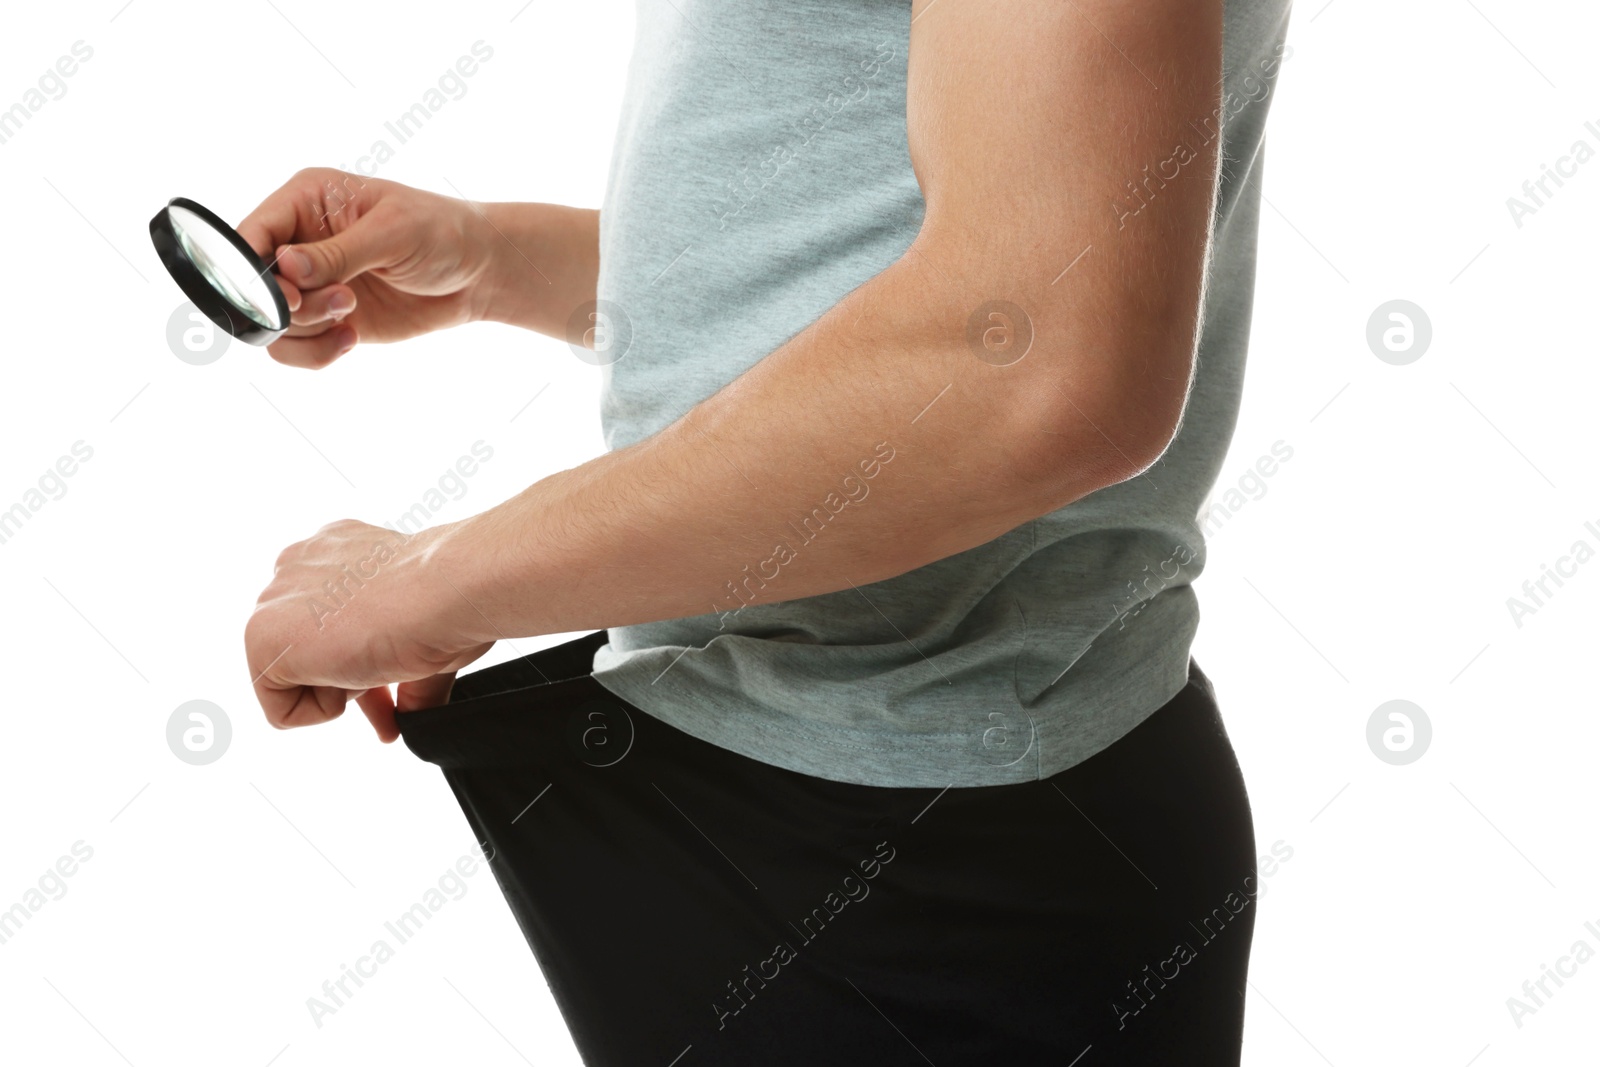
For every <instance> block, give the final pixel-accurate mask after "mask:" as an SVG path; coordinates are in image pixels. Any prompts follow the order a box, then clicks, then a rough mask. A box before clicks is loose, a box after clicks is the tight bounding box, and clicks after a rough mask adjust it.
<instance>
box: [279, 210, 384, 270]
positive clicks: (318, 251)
mask: <svg viewBox="0 0 1600 1067" xmlns="http://www.w3.org/2000/svg"><path fill="white" fill-rule="evenodd" d="M399 240H400V227H398V226H396V225H394V224H393V223H392V222H390V221H389V220H387V219H385V218H384V217H383V216H382V215H381V214H379V213H378V212H376V211H375V212H374V213H373V214H370V215H364V216H362V217H361V218H359V219H357V220H356V222H355V224H354V225H352V226H351V227H350V228H349V229H348V230H345V231H344V232H343V233H338V234H335V235H334V236H332V237H329V238H328V239H326V240H323V241H312V242H310V243H309V244H297V245H286V246H284V248H283V249H281V250H280V253H279V255H278V271H279V273H281V274H283V276H284V277H286V278H288V279H289V281H291V282H293V283H294V284H295V285H296V286H298V287H299V288H301V289H320V288H322V287H323V286H324V285H332V284H334V283H335V282H348V281H349V280H350V279H351V278H354V277H355V276H356V275H358V274H362V273H364V272H366V271H369V270H372V269H373V268H375V267H387V266H392V265H394V264H395V263H398V262H399V261H400V257H401V255H402V254H403V252H402V251H401V250H400V248H399Z"/></svg>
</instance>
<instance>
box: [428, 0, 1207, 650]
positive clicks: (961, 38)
mask: <svg viewBox="0 0 1600 1067" xmlns="http://www.w3.org/2000/svg"><path fill="white" fill-rule="evenodd" d="M1221 8H1222V5H1221V3H1220V2H1219V0H1142V2H1138V3H1130V2H1128V0H1062V2H1060V3H1051V4H1041V3H1038V2H1037V0H934V2H933V3H931V4H925V5H919V7H918V8H917V10H916V12H915V13H914V17H915V21H914V22H913V25H912V32H911V50H910V57H909V77H908V94H907V134H908V140H909V145H910V149H911V158H912V163H913V166H914V167H915V170H916V175H917V179H918V182H919V183H920V185H921V187H922V190H923V194H924V199H925V202H926V215H925V222H924V225H923V228H922V231H921V233H920V234H919V235H918V237H917V239H916V241H915V242H914V244H913V245H912V247H911V249H910V250H909V251H908V252H907V253H906V254H905V256H904V257H902V259H900V260H899V261H898V262H897V263H895V264H894V265H893V266H891V267H890V268H889V269H887V270H885V271H883V272H882V273H881V274H879V275H877V276H876V277H874V278H872V279H871V280H870V281H868V282H867V283H866V284H865V285H863V286H861V287H860V288H859V289H857V290H856V291H855V292H853V293H851V294H850V296H849V297H847V298H846V299H845V300H843V301H842V302H841V303H840V304H839V305H837V306H836V307H834V308H833V309H832V310H830V311H829V312H828V313H827V314H825V315H824V316H823V317H822V318H821V319H819V320H818V321H817V322H815V323H814V324H812V325H811V326H810V327H809V328H807V329H806V330H804V331H803V332H801V333H800V334H799V335H797V336H796V337H795V338H794V339H792V340H791V341H790V342H788V343H787V344H785V345H784V346H783V347H782V348H780V349H779V350H777V351H776V352H774V353H772V354H771V355H770V356H768V357H767V358H766V359H764V360H762V361H761V362H760V363H759V364H757V365H756V366H755V367H753V368H752V369H751V370H749V371H748V372H747V373H745V374H744V375H742V376H741V377H740V378H739V379H737V380H736V381H734V382H732V383H731V384H729V385H728V386H727V387H726V388H724V389H722V390H721V391H720V392H718V393H717V394H716V395H714V396H712V397H710V398H709V399H707V400H706V401H704V402H703V403H701V404H700V405H698V406H697V407H696V408H694V409H693V410H692V411H690V412H689V413H688V414H687V415H686V416H685V417H684V418H682V419H680V420H679V421H678V422H676V423H674V424H673V425H671V426H669V427H667V428H666V429H665V430H663V431H662V432H660V433H658V434H656V435H655V436H654V437H652V438H650V439H648V440H646V441H643V442H640V443H639V444H637V445H635V446H633V447H630V448H626V449H622V450H620V451H617V452H614V453H610V454H608V455H605V456H602V457H600V458H598V459H596V460H594V461H593V462H590V463H587V464H584V465H583V466H581V467H578V468H576V469H573V470H569V471H564V472H562V473H560V474H557V475H555V476H553V477H550V478H547V479H545V480H544V481H541V482H539V483H538V484H536V485H534V486H532V487H531V488H529V489H528V490H527V491H525V492H524V493H522V494H521V495H519V496H517V497H515V498H513V499H512V500H509V501H507V502H506V503H505V504H503V505H501V506H499V507H497V508H494V509H492V510H490V511H488V512H486V513H484V514H482V515H479V516H476V517H474V518H472V519H468V520H466V521H465V522H461V523H458V524H455V526H454V527H451V528H447V533H446V535H445V536H444V537H442V538H441V539H440V540H439V541H438V542H437V545H436V547H435V549H434V558H435V560H436V561H437V563H438V566H439V567H440V568H441V570H442V571H443V572H444V574H446V575H448V576H449V577H450V581H451V582H452V583H453V584H454V586H455V587H457V588H459V589H460V590H461V592H462V593H464V594H465V595H466V596H467V597H468V598H470V599H471V601H472V603H473V605H475V606H476V610H471V611H462V612H461V613H460V623H461V625H463V626H465V627H467V628H468V630H469V632H471V633H473V634H474V635H475V636H477V637H479V638H481V639H483V640H493V639H494V638H495V637H497V636H520V635H529V634H542V633H559V632H569V631H575V630H580V629H590V628H598V627H604V626H616V625H626V624H631V623H641V622H648V621H654V620H658V619H666V618H676V617H681V616H686V615H695V614H701V613H704V612H707V611H711V610H732V609H734V608H737V607H738V606H740V604H742V603H745V602H746V601H749V602H754V603H764V602H771V601H780V600H792V599H796V598H799V597H806V596H812V595H816V594H820V593H828V592H833V591H835V590H838V589H845V588H849V587H850V586H851V585H852V584H854V585H864V584H866V583H868V582H874V581H879V580H882V579H885V578H890V577H893V576H895V575H898V574H901V573H904V572H905V571H908V570H911V569H913V568H916V567H919V566H922V565H924V564H927V563H930V562H933V561H935V560H938V559H941V558H943V557H945V556H949V555H952V554H954V553H956V552H960V551H962V550H964V549H968V548H971V547H973V546H975V545H979V544H982V543H984V542H986V541H989V540H991V539H993V538H995V537H997V536H999V535H1001V534H1003V533H1005V532H1006V531H1008V530H1010V529H1013V528H1015V527H1016V526H1018V525H1021V524H1022V523H1024V522H1027V521H1028V520H1030V519H1033V518H1036V517H1038V516H1040V515H1043V514H1046V513H1048V512H1050V511H1053V510H1055V509H1057V508H1059V507H1061V506H1063V505H1065V504H1068V503H1070V502H1072V501H1074V500H1076V499H1078V498H1080V497H1082V496H1084V495H1086V494H1088V493H1091V492H1093V491H1095V490H1096V489H1100V488H1102V487H1105V486H1108V485H1111V484H1114V483H1116V482H1119V481H1121V480H1123V479H1126V478H1128V477H1131V476H1133V475H1135V474H1137V473H1138V472H1140V471H1141V470H1143V469H1144V468H1145V467H1146V466H1148V465H1149V464H1150V463H1152V462H1153V461H1154V460H1155V459H1156V458H1157V457H1158V456H1159V455H1160V453H1161V452H1162V451H1163V450H1164V448H1165V447H1166V445H1167V444H1168V442H1169V441H1170V439H1171V437H1172V435H1173V433H1174V432H1175V429H1176V426H1177V424H1178V421H1179V418H1180V416H1181V413H1182V410H1183V405H1184V401H1185V397H1186V394H1187V389H1188V384H1189V380H1190V373H1191V369H1192V365H1193V357H1194V350H1195V344H1196V332H1197V320H1198V317H1199V309H1200V301H1201V289H1202V279H1203V271H1204V262H1205V253H1206V249H1207V242H1208V238H1209V233H1210V220H1211V212H1212V205H1213V198H1214V195H1215V188H1216V186H1215V179H1216V159H1215V144H1216V139H1215V138H1210V139H1209V140H1208V143H1207V147H1205V148H1203V149H1201V150H1200V154H1198V155H1197V156H1195V157H1194V158H1192V159H1189V160H1188V161H1187V162H1185V163H1184V164H1182V166H1181V168H1180V169H1179V170H1178V173H1177V176H1176V177H1175V178H1172V179H1171V180H1163V179H1161V178H1160V177H1159V175H1158V176H1157V177H1156V178H1155V179H1153V180H1150V181H1149V183H1148V184H1144V183H1145V182H1146V180H1147V179H1149V176H1150V175H1151V174H1152V173H1153V172H1154V165H1155V164H1157V163H1158V162H1161V161H1166V160H1170V159H1171V158H1172V157H1173V150H1174V146H1175V145H1178V144H1179V143H1186V144H1195V143H1197V142H1198V141H1200V138H1199V137H1197V136H1196V135H1195V133H1194V131H1193V130H1192V129H1191V127H1190V124H1191V122H1200V121H1203V120H1206V119H1208V118H1209V117H1210V116H1211V115H1212V114H1213V113H1214V112H1215V109H1216V102H1217V98H1218V96H1219V93H1220V82H1221V73H1222V71H1221V62H1222V14H1221ZM1167 174H1168V175H1171V174H1172V170H1171V169H1170V166H1169V168H1168V169H1167ZM1129 182H1133V183H1139V184H1140V186H1141V190H1142V195H1143V196H1144V197H1145V198H1147V199H1148V201H1149V207H1148V208H1146V209H1145V210H1143V211H1141V212H1140V213H1139V214H1138V215H1137V216H1136V217H1129V216H1128V215H1127V214H1126V213H1125V212H1126V211H1127V210H1128V209H1127V208H1118V207H1117V206H1116V205H1117V204H1119V203H1128V204H1131V205H1133V206H1137V204H1138V203H1139V201H1138V200H1135V199H1134V198H1133V195H1132V194H1131V193H1130V192H1129V190H1128V188H1127V185H1126V183H1129ZM1080 257H1081V258H1080ZM1068 264H1073V265H1072V266H1071V269H1070V270H1065V273H1063V270H1064V269H1065V268H1066V267H1067V266H1068ZM992 301H1006V302H1009V303H1011V304H1014V305H1018V306H1020V307H1021V308H1022V309H1023V310H1024V311H1025V313H1026V316H1027V318H1028V319H1029V320H1031V331H1032V344H1031V348H1030V349H1029V350H1028V351H1027V354H1026V355H1025V356H1024V357H1023V358H1022V359H1021V360H1020V361H1018V362H1016V363H1014V364H1011V365H1009V366H995V365H993V364H992V363H991V362H986V361H985V359H982V358H979V356H978V355H977V354H975V351H974V348H973V347H972V345H971V344H970V343H969V330H968V325H969V319H970V318H971V317H972V316H973V314H974V312H975V311H977V310H978V309H979V308H981V307H982V306H983V305H985V304H987V303H989V302H992ZM1010 326H1011V328H1013V329H1016V330H1018V331H1020V332H1021V333H1024V334H1025V332H1026V330H1027V329H1028V323H1026V322H1013V323H1011V324H1010ZM1006 328H1007V326H1006V323H1005V321H1004V320H1003V319H996V320H992V325H990V326H989V329H990V330H992V331H1003V330H1004V329H1006ZM992 340H993V341H994V342H996V343H1000V342H1003V341H1004V340H1005V338H1004V335H1003V334H1000V333H995V334H993V336H992ZM1013 343H1015V342H1014V341H1013ZM991 358H999V359H1004V358H1007V357H1006V356H1004V355H1003V354H1002V355H1000V356H998V357H991ZM930 405H931V406H930ZM883 443H887V446H888V448H890V449H892V450H893V459H892V460H891V461H889V462H888V463H881V460H880V463H881V471H879V473H878V475H877V476H876V477H875V478H873V479H872V480H871V481H870V482H866V483H862V484H865V485H867V486H868V488H869V489H870V501H863V503H862V505H861V506H852V507H851V508H850V509H849V512H848V514H846V515H843V516H841V518H842V519H843V520H844V521H841V522H839V523H837V525H831V526H830V527H829V529H828V533H827V536H825V537H819V538H818V539H817V540H816V541H815V542H813V543H810V544H808V545H807V546H806V547H805V548H804V549H803V550H801V551H800V552H799V553H798V554H797V555H796V557H795V558H794V559H793V560H791V561H789V562H787V563H784V562H781V561H774V562H773V563H768V562H767V561H769V560H773V558H774V549H775V547H776V546H777V545H778V544H779V543H781V542H785V541H792V540H793V539H794V538H793V535H792V533H791V532H790V529H789V527H788V523H789V522H790V521H791V520H793V521H796V522H798V521H799V519H800V518H801V517H803V516H805V515H807V514H808V513H809V512H810V510H811V509H812V508H813V507H815V506H817V505H818V504H820V503H821V502H823V501H824V500H825V499H826V498H827V496H828V494H830V493H833V494H836V497H835V499H836V500H837V499H838V498H839V497H841V496H843V495H845V490H843V489H841V481H842V479H844V478H845V477H846V476H849V475H855V476H856V481H857V482H858V483H859V482H862V475H863V469H862V468H861V466H860V464H861V463H862V461H864V460H865V461H869V462H870V461H873V460H874V459H875V456H881V455H882V451H881V449H880V446H881V445H882V444H883ZM774 570H777V572H778V573H777V576H776V577H772V575H773V572H774ZM756 571H760V572H761V575H760V576H761V578H762V580H761V581H759V582H756V581H749V580H747V578H748V576H749V575H750V574H751V573H752V572H756ZM730 582H733V583H735V584H736V585H737V586H738V589H739V590H740V593H739V596H740V597H741V599H734V596H733V595H732V594H730V591H729V587H728V583H730ZM457 607H458V608H459V607H460V605H459V604H458V605H457ZM479 612H481V613H482V614H481V615H480V614H479ZM452 614H454V612H453V611H452ZM485 616H487V619H486V618H485ZM488 620H492V623H491V622H490V621H488Z"/></svg>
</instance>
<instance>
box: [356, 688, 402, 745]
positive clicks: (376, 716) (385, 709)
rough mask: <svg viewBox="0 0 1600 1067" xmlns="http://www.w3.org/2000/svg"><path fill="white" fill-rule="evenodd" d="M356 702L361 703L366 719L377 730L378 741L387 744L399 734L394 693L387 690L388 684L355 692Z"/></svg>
mask: <svg viewBox="0 0 1600 1067" xmlns="http://www.w3.org/2000/svg"><path fill="white" fill-rule="evenodd" d="M356 703H357V704H359V705H361V710H362V712H363V713H364V714H365V715H366V716H367V721H368V722H370V723H371V724H372V728H373V729H374V730H376V731H377V732H378V740H379V741H382V742H383V743H384V744H386V745H387V744H389V743H390V742H391V741H393V740H394V739H395V738H397V737H399V736H400V727H399V726H398V725H396V723H395V718H394V712H395V704H394V695H393V694H392V693H390V692H389V687H388V686H386V685H380V686H377V687H375V688H373V689H368V690H367V691H366V692H364V693H357V694H356Z"/></svg>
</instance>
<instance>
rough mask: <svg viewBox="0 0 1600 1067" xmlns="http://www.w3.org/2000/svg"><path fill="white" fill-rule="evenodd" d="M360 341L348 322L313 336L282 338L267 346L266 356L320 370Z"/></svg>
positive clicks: (287, 364)
mask: <svg viewBox="0 0 1600 1067" xmlns="http://www.w3.org/2000/svg"><path fill="white" fill-rule="evenodd" d="M357 340H358V337H357V334H356V331H355V327H353V326H351V325H349V324H348V323H346V324H345V325H342V326H337V327H335V328H333V329H331V330H328V331H326V332H324V333H319V334H313V335H312V336H310V337H287V336H286V337H280V338H278V339H277V340H276V341H274V342H272V344H270V345H268V346H267V354H268V355H270V356H271V357H272V358H273V359H275V360H277V361H278V362H279V363H282V364H284V365H285V366H289V367H305V368H307V369H308V370H317V369H319V368H321V367H326V366H327V365H328V364H330V363H332V362H333V361H334V360H336V359H338V358H339V357H340V356H342V355H344V354H345V353H346V352H348V351H350V349H352V348H354V347H355V344H356V341H357Z"/></svg>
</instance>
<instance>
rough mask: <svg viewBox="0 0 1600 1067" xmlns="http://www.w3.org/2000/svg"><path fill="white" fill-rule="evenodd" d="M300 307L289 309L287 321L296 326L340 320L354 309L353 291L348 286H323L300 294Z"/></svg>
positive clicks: (354, 297)
mask: <svg viewBox="0 0 1600 1067" xmlns="http://www.w3.org/2000/svg"><path fill="white" fill-rule="evenodd" d="M300 296H301V299H300V307H299V308H298V309H294V308H291V309H290V311H291V314H290V316H289V321H290V322H291V323H293V324H294V325H296V326H316V325H320V324H324V323H327V322H330V321H332V320H334V319H342V318H344V317H345V316H346V315H348V314H350V312H352V311H354V310H355V308H356V293H355V290H354V289H352V288H350V287H349V286H348V285H325V286H323V287H322V288H321V289H309V290H306V291H305V292H303V293H301V294H300Z"/></svg>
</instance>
